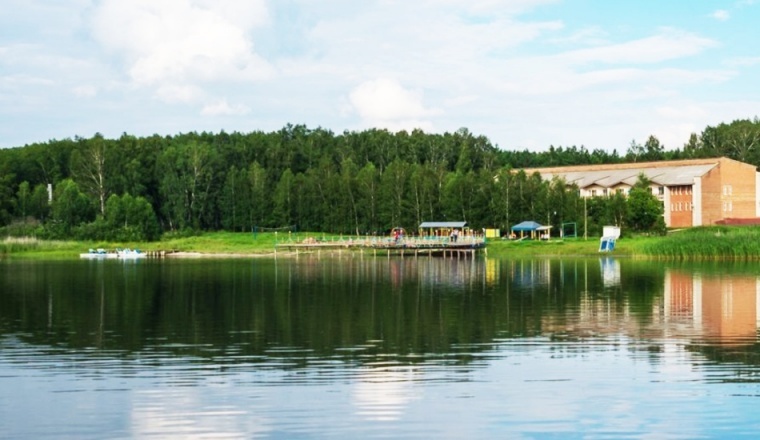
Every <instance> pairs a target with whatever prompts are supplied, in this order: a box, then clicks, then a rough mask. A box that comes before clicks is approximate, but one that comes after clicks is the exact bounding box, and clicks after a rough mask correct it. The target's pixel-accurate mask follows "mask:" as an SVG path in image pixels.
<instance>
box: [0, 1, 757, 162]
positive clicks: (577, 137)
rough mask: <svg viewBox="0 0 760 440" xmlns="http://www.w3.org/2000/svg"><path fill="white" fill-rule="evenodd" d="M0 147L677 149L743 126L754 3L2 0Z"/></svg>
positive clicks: (752, 86)
mask: <svg viewBox="0 0 760 440" xmlns="http://www.w3.org/2000/svg"><path fill="white" fill-rule="evenodd" d="M2 3H3V6H2V13H0V28H2V31H0V147H14V146H22V145H24V144H27V143H33V142H45V141H47V140H50V139H63V138H73V137H74V136H83V137H90V136H92V135H93V134H95V133H96V132H100V133H103V134H104V135H105V136H107V137H118V136H119V135H121V134H122V133H124V132H126V133H129V134H134V135H138V136H147V135H151V134H154V133H158V134H161V135H167V134H177V133H181V132H188V131H204V130H205V131H213V132H218V131H220V130H225V131H227V132H232V131H240V132H250V131H255V130H263V131H274V130H278V129H280V128H282V127H283V126H284V125H285V124H287V123H293V124H305V125H307V126H309V127H311V128H316V127H323V128H326V129H329V130H332V131H334V132H336V133H340V132H343V131H344V130H350V131H358V130H363V129H366V128H370V127H378V128H387V129H389V130H392V131H397V130H402V129H406V130H411V129H413V128H421V129H423V130H425V131H426V132H446V131H449V132H451V131H455V130H457V129H459V128H460V127H467V128H468V129H469V130H470V131H471V132H473V133H475V134H477V135H484V136H486V137H488V138H489V139H490V140H491V141H492V142H493V143H494V144H496V145H498V146H499V147H500V148H503V149H529V150H533V151H542V150H545V149H547V148H548V147H549V146H550V145H554V146H571V145H576V146H581V145H584V146H586V147H587V148H589V149H595V148H599V149H604V150H608V151H612V150H615V149H617V150H618V151H620V152H622V153H624V152H625V150H626V149H627V148H628V146H629V145H630V143H631V141H633V140H636V141H637V142H639V143H643V142H644V141H645V140H646V138H647V137H648V136H649V135H655V136H657V137H658V138H659V139H660V141H661V142H662V143H663V144H665V146H666V148H678V147H681V146H682V145H683V144H684V143H685V142H686V141H687V139H688V136H689V134H690V133H692V132H696V133H699V132H701V131H702V129H704V128H705V127H706V126H707V125H717V124H719V123H721V122H731V121H733V120H735V119H745V118H754V117H755V116H758V115H760V82H759V81H758V80H759V79H760V44H758V42H760V26H758V25H757V24H758V23H760V0H736V1H720V0H711V1H706V0H705V1H701V0H691V1H661V0H639V1H636V2H633V1H627V2H617V1H607V0H501V1H499V0H406V1H404V0H398V1H397V0H362V1H357V0H324V1H315V0H276V1H275V0H245V1H241V0H3V2H2Z"/></svg>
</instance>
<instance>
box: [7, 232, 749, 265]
mask: <svg viewBox="0 0 760 440" xmlns="http://www.w3.org/2000/svg"><path fill="white" fill-rule="evenodd" d="M311 237H313V238H317V239H318V240H324V241H338V240H342V239H344V240H347V239H349V238H351V237H350V236H340V235H330V234H322V233H308V232H299V233H287V232H285V233H277V234H275V233H257V234H255V235H254V234H251V233H239V232H238V233H234V232H211V233H205V234H200V235H197V236H192V237H171V236H167V237H165V238H164V239H163V240H161V241H157V242H151V243H133V242H130V243H109V242H91V241H43V240H36V239H33V238H13V239H11V238H9V239H5V240H4V241H2V242H0V257H6V258H8V257H10V258H25V259H61V258H79V254H80V253H82V252H87V250H88V249H91V248H92V249H97V248H103V249H107V250H113V249H116V248H137V249H141V250H143V251H156V250H165V251H181V252H200V253H205V254H238V255H269V254H273V253H274V251H275V246H276V244H283V243H288V242H291V243H300V242H302V241H303V240H304V239H306V238H311ZM594 255H599V238H598V237H594V238H589V239H588V240H584V239H583V238H572V239H565V240H557V239H553V240H551V241H548V242H547V241H535V240H532V241H507V240H489V242H488V256H491V257H504V258H509V257H544V256H594ZM612 255H616V256H630V257H646V258H662V259H681V260H687V259H688V260H718V259H736V260H740V259H743V260H760V227H725V226H720V227H718V226H716V227H703V228H692V229H688V230H683V231H680V232H673V233H671V234H669V235H667V236H665V237H633V238H630V237H624V238H622V239H620V240H618V242H617V244H616V247H615V251H614V252H613V253H612Z"/></svg>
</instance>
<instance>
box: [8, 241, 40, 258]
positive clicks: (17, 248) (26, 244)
mask: <svg viewBox="0 0 760 440" xmlns="http://www.w3.org/2000/svg"><path fill="white" fill-rule="evenodd" d="M39 246H40V242H39V241H38V240H37V239H36V238H32V237H7V238H5V239H4V240H3V241H2V242H0V254H11V253H14V252H24V251H32V250H36V249H38V248H39Z"/></svg>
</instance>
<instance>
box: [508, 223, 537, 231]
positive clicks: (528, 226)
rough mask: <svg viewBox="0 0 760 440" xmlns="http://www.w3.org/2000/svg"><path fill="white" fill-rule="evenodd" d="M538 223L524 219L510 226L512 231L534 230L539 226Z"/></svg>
mask: <svg viewBox="0 0 760 440" xmlns="http://www.w3.org/2000/svg"><path fill="white" fill-rule="evenodd" d="M541 227H542V226H541V224H540V223H536V222H534V221H524V222H522V223H518V224H516V225H514V226H512V230H513V231H536V230H538V229H539V228H541Z"/></svg>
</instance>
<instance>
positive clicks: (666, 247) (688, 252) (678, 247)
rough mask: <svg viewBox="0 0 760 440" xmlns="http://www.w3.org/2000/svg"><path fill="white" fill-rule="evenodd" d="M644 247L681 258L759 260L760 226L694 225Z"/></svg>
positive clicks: (656, 254)
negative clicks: (695, 226)
mask: <svg viewBox="0 0 760 440" xmlns="http://www.w3.org/2000/svg"><path fill="white" fill-rule="evenodd" d="M642 251H643V253H644V254H646V255H649V256H652V257H661V258H672V259H681V260H706V259H729V260H730V259H736V260H749V259H752V260H760V227H746V226H743V227H742V226H737V227H729V226H712V227H697V228H692V229H688V230H683V231H680V232H673V233H670V234H668V235H667V236H666V237H662V238H661V239H658V240H656V241H653V242H651V243H647V244H646V245H645V246H644V247H643V248H642Z"/></svg>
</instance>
